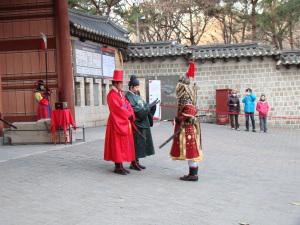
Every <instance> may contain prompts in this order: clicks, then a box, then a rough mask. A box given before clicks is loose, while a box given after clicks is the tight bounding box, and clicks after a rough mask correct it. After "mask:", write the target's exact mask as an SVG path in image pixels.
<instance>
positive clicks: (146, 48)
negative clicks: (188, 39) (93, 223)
mask: <svg viewBox="0 0 300 225" xmlns="http://www.w3.org/2000/svg"><path fill="white" fill-rule="evenodd" d="M188 53H191V51H190V50H189V49H188V47H186V46H184V45H181V44H178V43H177V42H175V41H164V42H147V43H134V44H129V46H128V55H129V57H132V58H148V57H149V58H151V57H162V56H178V55H187V54H188Z"/></svg>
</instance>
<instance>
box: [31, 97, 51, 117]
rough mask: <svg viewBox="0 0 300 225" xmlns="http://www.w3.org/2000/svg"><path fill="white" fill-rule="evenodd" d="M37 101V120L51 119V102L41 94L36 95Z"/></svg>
mask: <svg viewBox="0 0 300 225" xmlns="http://www.w3.org/2000/svg"><path fill="white" fill-rule="evenodd" d="M35 99H36V101H37V102H38V108H37V119H38V120H40V119H47V118H50V112H49V111H50V110H49V100H48V99H47V98H46V97H45V96H44V94H43V93H41V92H36V93H35Z"/></svg>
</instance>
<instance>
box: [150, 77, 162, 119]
mask: <svg viewBox="0 0 300 225" xmlns="http://www.w3.org/2000/svg"><path fill="white" fill-rule="evenodd" d="M156 99H158V100H160V101H161V81H160V80H149V103H151V102H153V101H155V100H156ZM160 118H161V109H160V106H159V104H157V107H156V112H155V114H154V117H153V119H155V120H160Z"/></svg>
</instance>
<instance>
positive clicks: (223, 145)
mask: <svg viewBox="0 0 300 225" xmlns="http://www.w3.org/2000/svg"><path fill="white" fill-rule="evenodd" d="M101 129H102V130H100V129H98V128H96V129H95V132H94V133H93V135H91V136H92V137H90V139H89V140H88V141H87V143H86V144H81V145H74V146H71V147H68V148H62V149H55V150H51V151H50V150H49V151H45V152H42V153H40V154H32V155H30V156H27V157H20V158H16V159H10V160H7V161H5V162H1V163H0V179H1V185H0V202H1V207H0V225H2V224H3V225H21V224H22V225H39V224H43V225H44V224H46V225H54V224H55V225H56V224H59V225H99V224H113V225H118V224H125V225H127V224H128V225H131V224H133V225H163V224H167V225H168V224H170V225H171V224H172V225H173V224H174V225H198V224H203V225H219V224H220V225H231V224H232V225H235V224H236V225H237V224H239V222H248V223H249V224H251V225H299V224H300V207H299V206H297V204H292V203H297V202H300V188H299V187H300V177H299V174H300V163H299V162H300V141H299V137H300V132H298V131H296V130H271V131H270V133H268V134H259V133H247V132H243V131H240V132H237V131H231V130H230V129H228V127H223V126H216V125H210V124H203V125H202V129H203V140H204V143H203V144H204V154H205V161H203V163H201V165H200V174H199V175H200V180H199V182H197V183H185V182H181V181H179V180H178V177H179V176H181V175H182V174H184V173H185V172H186V170H187V165H186V163H185V162H173V161H172V160H170V159H169V157H168V154H169V153H168V151H169V147H170V144H169V145H168V146H166V147H165V148H164V149H161V150H158V149H157V148H156V149H157V150H156V155H155V156H152V157H148V158H146V159H143V160H142V162H143V164H145V165H146V166H147V169H146V170H145V171H143V172H132V173H131V174H130V175H128V176H119V175H115V174H113V173H112V170H113V166H112V163H110V162H105V161H103V137H104V136H103V134H104V129H103V128H101ZM171 130H172V127H171V125H170V124H169V123H163V122H161V123H158V124H156V125H155V127H154V128H153V139H154V142H155V145H156V147H157V146H159V145H160V144H161V143H162V142H163V141H164V140H165V139H166V138H167V137H168V136H169V135H171V134H172V131H171ZM98 134H99V136H98ZM1 147H2V146H1ZM0 154H1V151H0Z"/></svg>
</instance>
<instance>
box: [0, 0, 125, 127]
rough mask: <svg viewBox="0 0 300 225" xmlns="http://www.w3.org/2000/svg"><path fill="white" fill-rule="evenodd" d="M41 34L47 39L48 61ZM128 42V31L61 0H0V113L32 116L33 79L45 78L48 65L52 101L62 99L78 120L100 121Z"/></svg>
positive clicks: (28, 118) (21, 118)
mask: <svg viewBox="0 0 300 225" xmlns="http://www.w3.org/2000/svg"><path fill="white" fill-rule="evenodd" d="M41 33H44V34H45V35H47V38H48V50H47V63H46V60H45V55H46V53H45V51H44V50H42V49H41V48H40V43H41ZM128 43H129V39H128V33H127V31H126V30H124V29H122V28H121V27H120V26H118V25H117V24H115V23H114V22H112V21H111V20H110V19H109V18H107V17H95V16H90V15H87V14H83V13H80V12H77V11H74V10H69V9H68V4H67V1H66V0H39V1H36V0H1V1H0V113H1V114H2V117H3V118H4V119H6V120H8V121H10V122H14V121H34V120H36V103H35V101H34V97H33V94H34V90H35V82H36V81H37V80H39V79H42V80H44V81H45V78H46V65H47V77H48V86H49V88H50V89H51V97H50V99H51V104H52V106H53V107H54V103H55V102H57V101H67V102H68V106H69V108H70V109H71V110H72V111H73V113H74V115H75V118H76V121H77V123H78V124H79V125H80V124H86V125H96V124H100V123H101V122H103V121H104V120H105V119H106V115H107V106H106V102H105V97H104V96H105V95H106V93H107V91H108V89H109V79H110V77H111V75H112V70H113V69H114V68H116V67H122V52H124V49H125V48H126V47H127V45H128ZM0 126H2V124H1V123H0ZM0 130H1V128H0Z"/></svg>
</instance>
